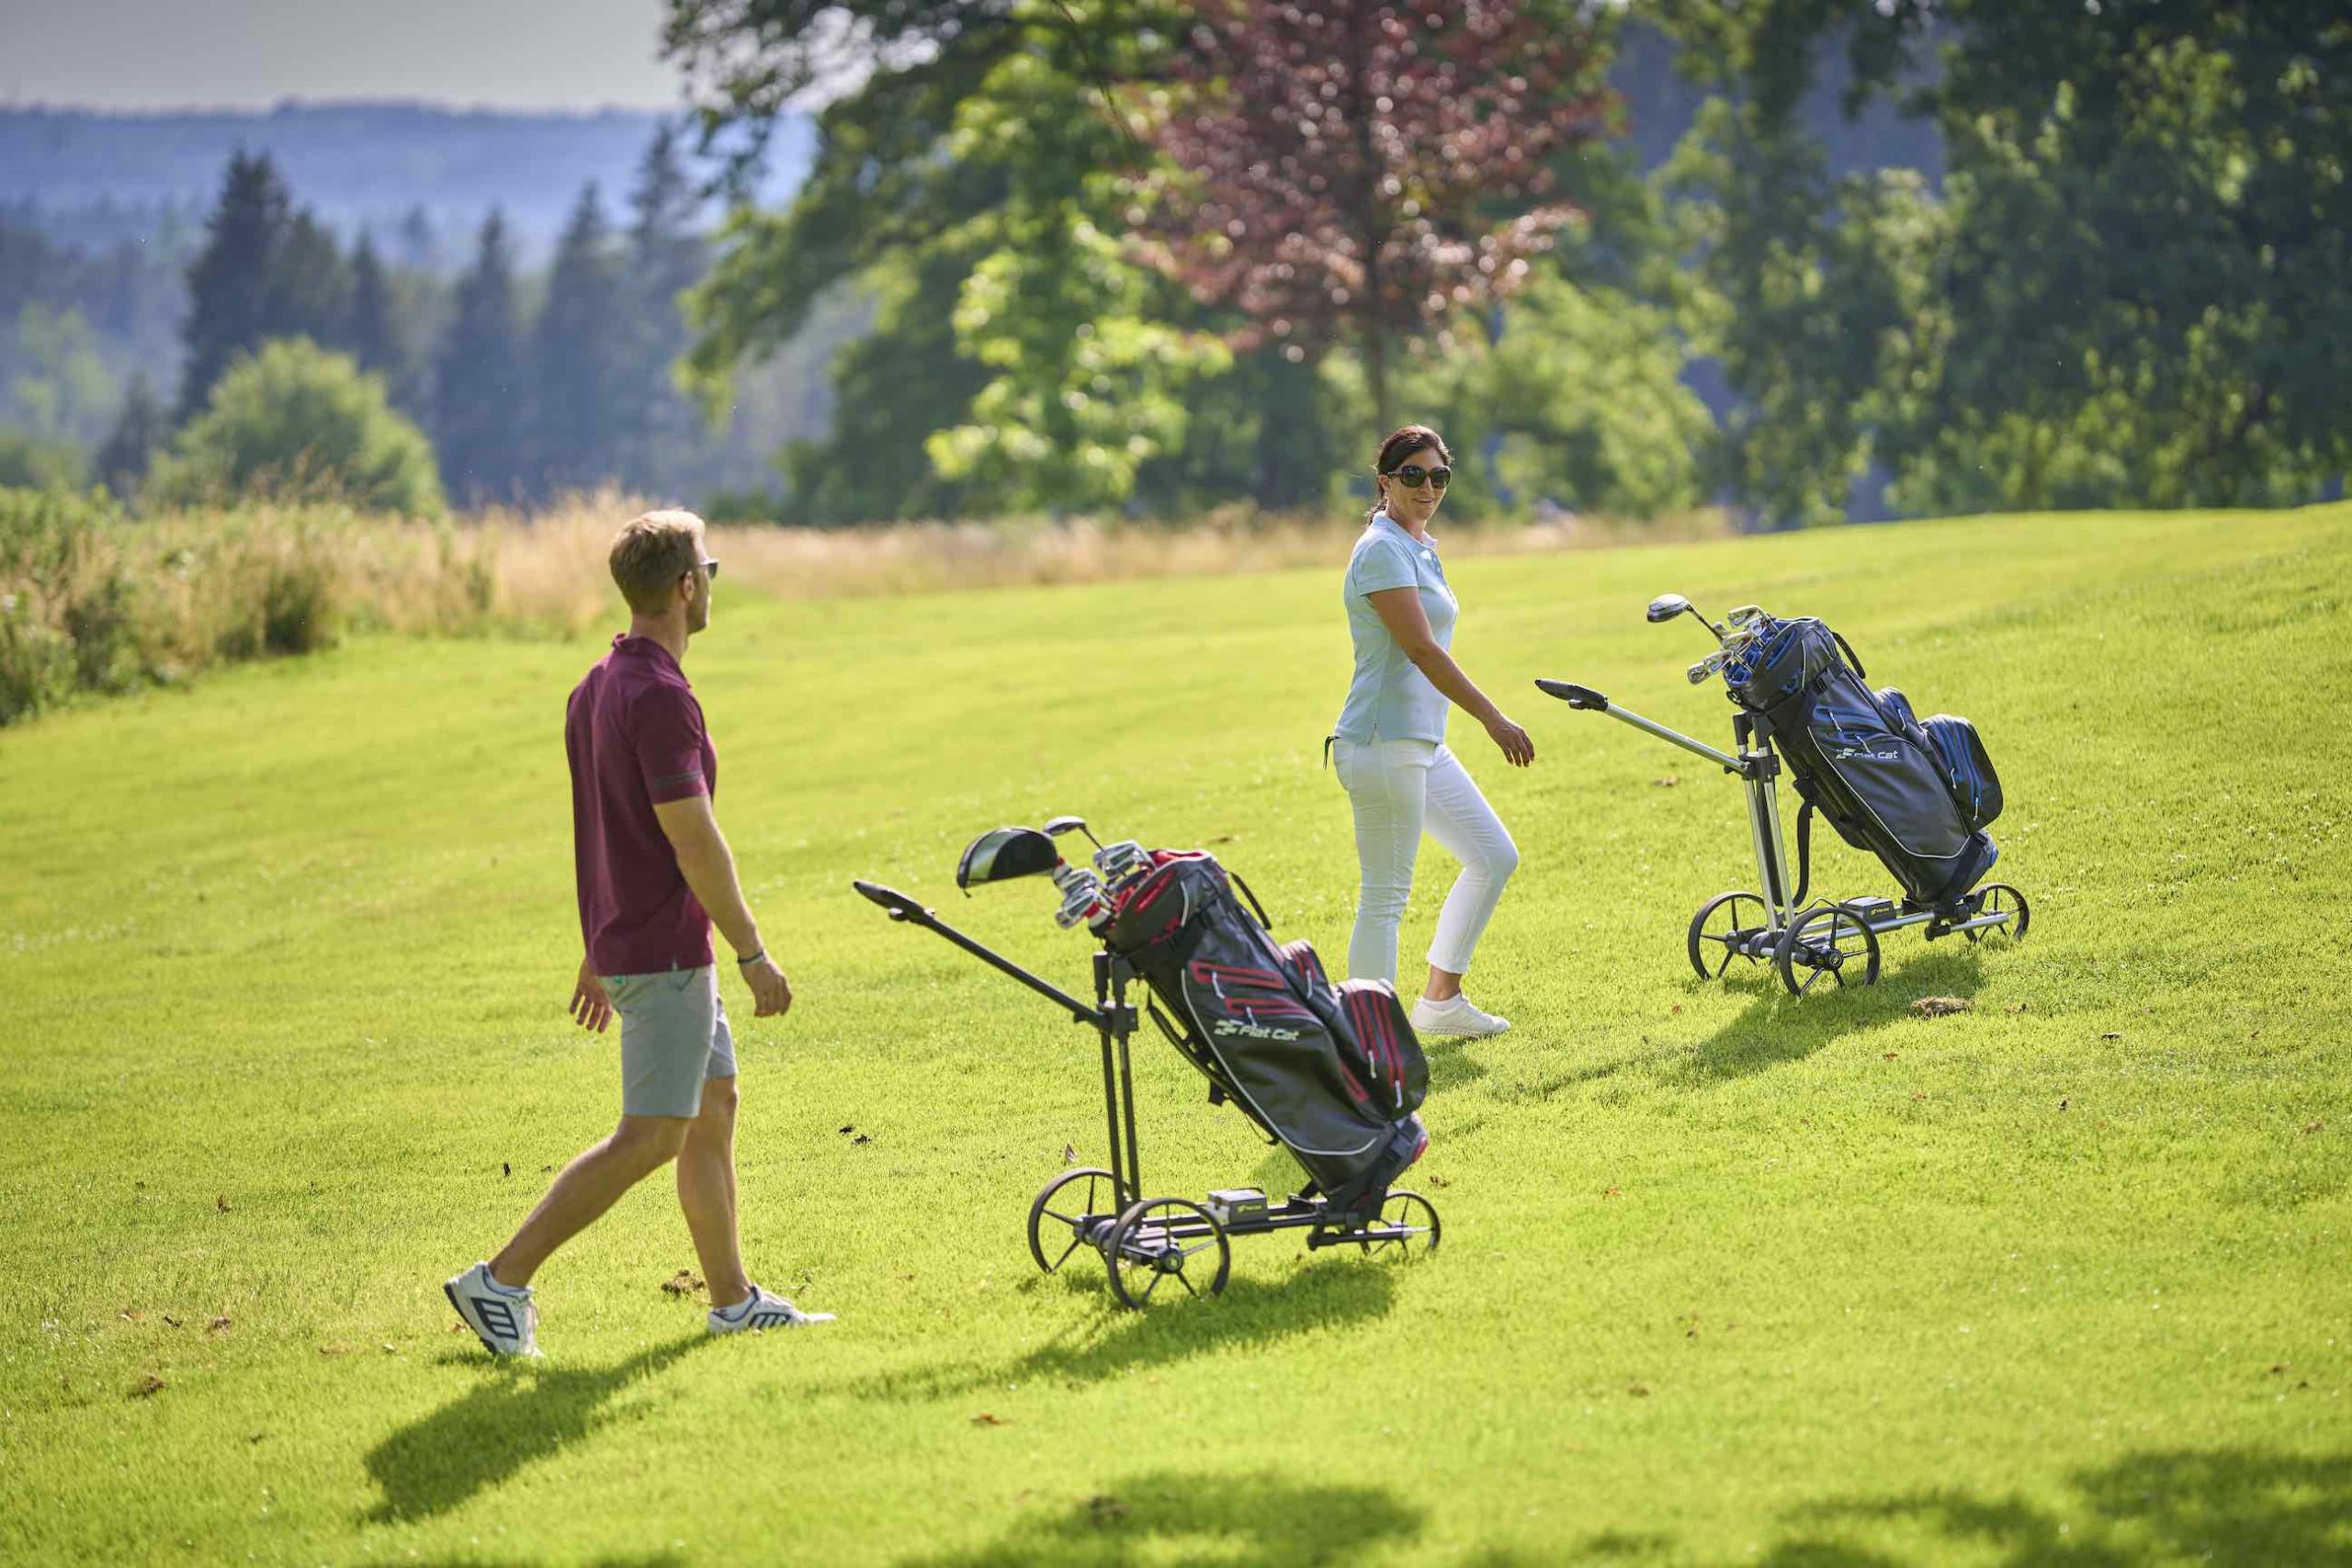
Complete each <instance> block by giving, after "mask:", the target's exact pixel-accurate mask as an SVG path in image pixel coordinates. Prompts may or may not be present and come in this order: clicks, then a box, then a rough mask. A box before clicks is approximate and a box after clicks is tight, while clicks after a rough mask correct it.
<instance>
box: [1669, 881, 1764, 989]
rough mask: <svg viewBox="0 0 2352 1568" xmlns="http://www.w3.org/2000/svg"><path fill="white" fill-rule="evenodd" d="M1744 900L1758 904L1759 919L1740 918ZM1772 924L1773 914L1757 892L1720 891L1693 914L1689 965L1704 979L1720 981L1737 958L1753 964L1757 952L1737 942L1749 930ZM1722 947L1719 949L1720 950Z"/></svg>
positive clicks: (1760, 928)
mask: <svg viewBox="0 0 2352 1568" xmlns="http://www.w3.org/2000/svg"><path fill="white" fill-rule="evenodd" d="M1743 903H1747V904H1752V905H1754V906H1755V907H1756V922H1755V924H1753V925H1748V924H1744V923H1743V922H1742V920H1741V918H1740V906H1741V905H1742V904H1743ZM1771 923H1772V914H1771V911H1770V909H1767V908H1765V907H1764V900H1763V898H1762V897H1760V896H1758V895H1757V894H1754V893H1718V894H1716V895H1715V896H1714V897H1712V898H1710V899H1708V900H1707V901H1706V902H1705V903H1703V904H1702V905H1700V906H1699V912H1698V913H1697V914H1695V915H1693V916H1691V938H1690V944H1689V945H1690V949H1691V968H1693V969H1696V970H1697V971H1698V972H1699V978H1701V979H1702V980H1719V979H1721V978H1722V977H1723V973H1724V970H1726V969H1728V968H1730V967H1731V961H1732V960H1733V959H1735V958H1745V959H1747V961H1748V962H1749V963H1750V964H1753V963H1755V962H1756V955H1755V954H1754V953H1746V952H1743V951H1741V949H1740V948H1738V947H1737V946H1736V945H1734V944H1735V942H1736V941H1737V940H1738V939H1739V938H1741V937H1743V936H1745V935H1747V933H1748V932H1750V931H1760V930H1762V929H1763V928H1765V927H1767V926H1769V925H1770V924H1771ZM1718 950H1720V951H1718Z"/></svg>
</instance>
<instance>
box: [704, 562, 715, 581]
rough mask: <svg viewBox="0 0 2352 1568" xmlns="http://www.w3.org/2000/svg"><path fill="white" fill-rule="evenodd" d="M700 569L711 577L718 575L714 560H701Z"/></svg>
mask: <svg viewBox="0 0 2352 1568" xmlns="http://www.w3.org/2000/svg"><path fill="white" fill-rule="evenodd" d="M702 569H703V570H705V571H707V572H708V573H709V574H710V575H711V576H713V577H717V576H718V562H717V561H715V560H707V561H705V562H703V563H702Z"/></svg>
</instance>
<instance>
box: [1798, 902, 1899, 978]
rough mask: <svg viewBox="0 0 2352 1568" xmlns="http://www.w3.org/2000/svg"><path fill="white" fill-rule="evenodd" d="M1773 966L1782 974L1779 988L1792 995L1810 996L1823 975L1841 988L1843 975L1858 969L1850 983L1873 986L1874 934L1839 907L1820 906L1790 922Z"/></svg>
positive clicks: (1875, 969)
mask: <svg viewBox="0 0 2352 1568" xmlns="http://www.w3.org/2000/svg"><path fill="white" fill-rule="evenodd" d="M1773 963H1774V964H1775V965H1777V966H1778V967H1779V969H1780V971H1781V984H1782V985H1783V986H1786V987H1788V988H1789V994H1790V995H1791V996H1793V997H1802V996H1804V995H1807V994H1808V993H1810V992H1811V991H1812V989H1813V988H1814V987H1815V986H1816V985H1818V984H1820V982H1821V977H1822V976H1824V975H1826V976H1830V977H1831V978H1832V979H1834V980H1836V981H1837V982H1838V987H1839V988H1840V989H1842V988H1844V987H1845V985H1846V976H1849V975H1850V974H1855V973H1856V972H1857V971H1859V972H1860V977H1859V978H1858V979H1857V980H1856V981H1855V984H1857V985H1861V986H1872V985H1876V984H1877V983H1878V932H1876V931H1872V930H1871V923H1870V922H1869V921H1868V920H1866V919H1863V918H1862V917H1861V916H1860V915H1859V914H1856V913H1855V912H1854V911H1853V910H1851V909H1849V908H1846V906H1844V905H1843V904H1824V905H1822V906H1820V907H1819V908H1813V909H1808V910H1806V911H1805V912H1804V914H1802V915H1799V916H1798V917H1797V918H1796V919H1794V920H1792V922H1790V925H1789V929H1788V930H1787V931H1784V932H1782V933H1781V945H1780V948H1779V950H1778V951H1777V952H1775V953H1774V954H1773Z"/></svg>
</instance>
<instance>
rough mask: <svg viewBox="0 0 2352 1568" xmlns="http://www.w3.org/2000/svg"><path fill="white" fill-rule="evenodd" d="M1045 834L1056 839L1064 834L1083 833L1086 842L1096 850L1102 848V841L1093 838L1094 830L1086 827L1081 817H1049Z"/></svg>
mask: <svg viewBox="0 0 2352 1568" xmlns="http://www.w3.org/2000/svg"><path fill="white" fill-rule="evenodd" d="M1064 833H1084V834H1085V835H1086V840H1087V842H1089V843H1091V844H1092V845H1093V846H1094V847H1095V848H1096V849H1098V850H1099V849H1101V848H1102V847H1103V840H1100V839H1098V838H1096V837H1095V836H1094V830H1093V829H1091V828H1089V827H1088V826H1087V825H1086V818H1083V817H1049V818H1046V834H1047V835H1048V836H1049V837H1052V838H1056V839H1058V838H1060V837H1061V836H1062V835H1063V834H1064Z"/></svg>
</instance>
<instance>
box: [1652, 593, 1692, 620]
mask: <svg viewBox="0 0 2352 1568" xmlns="http://www.w3.org/2000/svg"><path fill="white" fill-rule="evenodd" d="M1690 607H1691V601H1690V600H1688V599H1685V598H1684V597H1683V596H1682V595H1681V594H1679V593H1661V594H1659V595H1658V596H1657V598H1655V599H1653V600H1651V601H1650V607H1649V610H1648V612H1647V614H1648V615H1649V619H1650V625H1652V626H1656V625H1657V624H1658V623H1659V622H1660V621H1670V620H1672V619H1674V617H1675V616H1677V615H1680V614H1682V612H1683V611H1685V610H1688V609H1689V608H1690Z"/></svg>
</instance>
